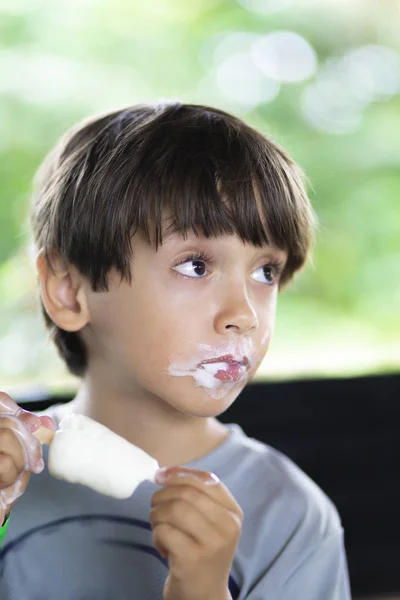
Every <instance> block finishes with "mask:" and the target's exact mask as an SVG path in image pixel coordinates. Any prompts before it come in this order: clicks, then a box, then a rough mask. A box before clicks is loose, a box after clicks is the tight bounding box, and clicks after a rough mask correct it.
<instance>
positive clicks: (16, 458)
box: [0, 392, 55, 526]
mask: <svg viewBox="0 0 400 600" xmlns="http://www.w3.org/2000/svg"><path fill="white" fill-rule="evenodd" d="M42 425H44V426H45V427H48V428H51V429H55V423H54V421H53V419H51V418H50V417H40V418H39V417H37V416H36V415H34V414H33V413H30V412H28V411H26V410H23V409H22V408H20V407H19V406H18V404H16V403H15V402H14V400H12V398H10V396H8V395H7V394H5V393H3V392H0V526H1V525H2V524H3V523H4V521H5V519H6V517H7V516H8V514H9V512H10V510H11V508H12V507H13V506H14V504H15V502H16V500H17V499H18V498H19V497H20V496H22V494H23V493H24V491H25V488H26V486H27V485H28V481H29V478H30V473H31V472H34V473H40V472H41V471H42V470H43V468H44V462H43V458H42V446H41V444H40V442H39V441H38V440H37V439H36V438H35V437H34V436H33V432H35V431H37V430H38V429H39V428H40V427H41V426H42Z"/></svg>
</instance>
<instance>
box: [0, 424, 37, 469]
mask: <svg viewBox="0 0 400 600" xmlns="http://www.w3.org/2000/svg"><path fill="white" fill-rule="evenodd" d="M39 422H40V421H39ZM3 429H9V430H11V431H12V433H13V435H14V436H15V437H16V439H17V441H18V442H19V444H20V446H21V448H22V452H23V455H24V465H25V468H26V469H30V470H31V471H33V472H34V473H40V472H41V471H42V470H43V466H44V464H43V460H42V447H41V444H40V442H39V441H38V440H36V439H35V437H34V436H33V435H32V432H31V430H30V429H29V428H28V427H27V425H26V424H25V423H24V422H23V421H22V420H21V419H19V418H18V417H16V416H14V415H11V414H7V416H5V415H4V414H1V413H0V430H3ZM0 450H1V447H0Z"/></svg>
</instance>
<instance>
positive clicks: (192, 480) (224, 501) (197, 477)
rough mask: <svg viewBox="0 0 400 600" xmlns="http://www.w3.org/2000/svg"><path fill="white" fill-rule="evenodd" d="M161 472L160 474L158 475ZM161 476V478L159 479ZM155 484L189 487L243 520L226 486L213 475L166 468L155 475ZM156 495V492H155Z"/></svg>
mask: <svg viewBox="0 0 400 600" xmlns="http://www.w3.org/2000/svg"><path fill="white" fill-rule="evenodd" d="M160 472H161V473H160ZM159 474H160V475H161V478H160V477H159ZM156 482H157V483H160V484H161V485H165V486H173V485H174V486H182V485H191V486H194V487H196V488H197V489H198V490H200V491H201V492H203V493H204V494H206V495H207V496H209V497H210V498H212V499H213V500H215V501H216V502H218V503H219V504H221V506H224V507H225V508H227V509H228V510H231V511H233V512H235V513H237V514H238V515H239V516H240V517H241V518H243V512H242V509H241V507H240V506H239V504H238V503H237V502H236V500H235V498H234V496H233V495H232V494H231V492H230V491H229V489H228V488H227V487H226V485H225V484H224V483H223V482H222V481H221V480H220V479H219V478H218V477H217V476H216V475H215V474H214V473H209V472H208V471H199V470H197V469H189V468H187V467H179V466H174V467H168V468H167V469H160V470H159V471H158V472H157V474H156ZM156 493H158V492H156Z"/></svg>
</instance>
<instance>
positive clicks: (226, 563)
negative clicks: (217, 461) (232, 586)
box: [150, 467, 243, 600]
mask: <svg viewBox="0 0 400 600" xmlns="http://www.w3.org/2000/svg"><path fill="white" fill-rule="evenodd" d="M158 473H159V472H158ZM163 475H164V477H165V476H167V477H166V478H165V479H164V483H163V480H162V479H160V478H159V476H158V475H157V478H156V481H157V483H160V484H162V485H165V487H164V488H163V489H162V490H159V491H157V492H155V493H154V494H153V497H152V502H151V506H152V509H151V511H150V522H151V526H152V529H153V543H154V546H155V547H156V548H157V550H158V551H159V552H160V554H161V555H162V556H163V557H164V558H166V557H168V562H169V575H168V577H167V581H166V582H165V587H164V600H205V599H207V600H228V599H231V595H230V593H229V589H228V581H229V573H230V569H231V566H232V562H233V558H234V555H235V551H236V548H237V545H238V543H239V538H240V533H241V527H242V523H243V511H242V509H241V508H240V506H239V505H238V503H237V502H236V500H235V499H234V497H233V496H232V494H231V493H230V491H229V490H228V488H227V487H226V486H225V485H224V484H223V483H222V482H221V481H220V480H219V479H218V477H216V476H215V475H214V474H212V473H207V472H206V471H198V470H195V469H187V468H184V467H168V469H167V470H166V471H164V473H163Z"/></svg>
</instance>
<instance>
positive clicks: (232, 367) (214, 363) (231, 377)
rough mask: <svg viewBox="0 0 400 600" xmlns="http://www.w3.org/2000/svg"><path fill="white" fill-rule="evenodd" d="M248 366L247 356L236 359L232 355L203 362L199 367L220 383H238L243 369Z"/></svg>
mask: <svg viewBox="0 0 400 600" xmlns="http://www.w3.org/2000/svg"><path fill="white" fill-rule="evenodd" d="M208 365H209V366H208ZM248 365H249V359H248V357H247V356H244V357H243V358H241V359H236V358H235V357H234V356H233V355H232V354H225V355H224V356H218V357H217V358H209V359H207V360H203V361H202V362H201V363H200V364H199V367H200V368H202V369H205V370H207V371H210V372H211V373H212V374H213V375H214V377H215V378H216V379H219V380H220V381H239V379H241V378H242V376H243V373H244V371H245V367H247V366H248Z"/></svg>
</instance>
